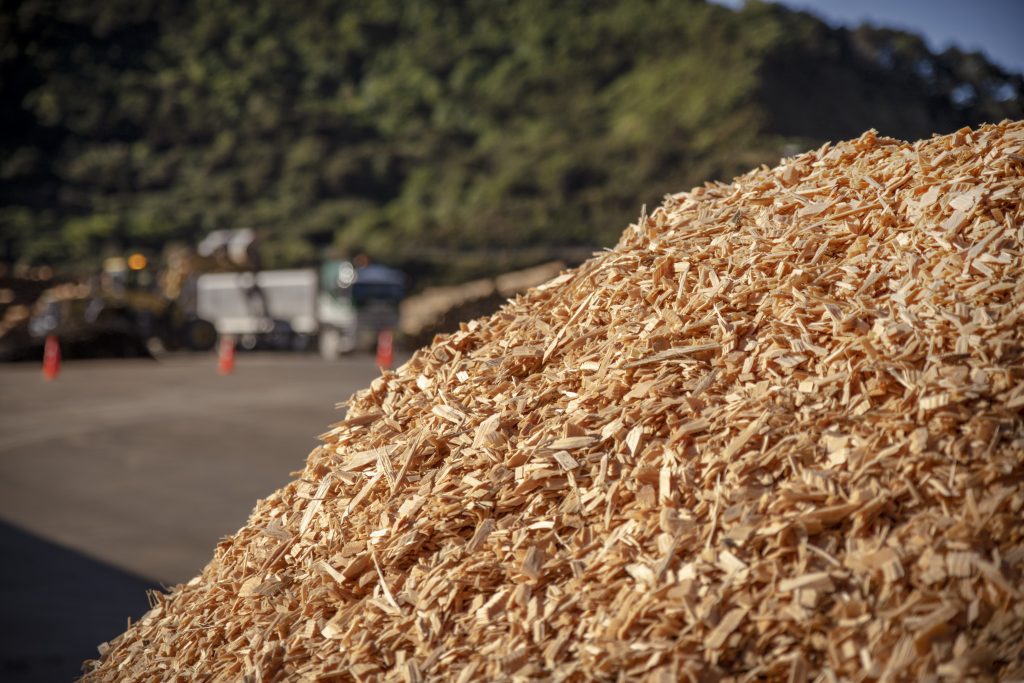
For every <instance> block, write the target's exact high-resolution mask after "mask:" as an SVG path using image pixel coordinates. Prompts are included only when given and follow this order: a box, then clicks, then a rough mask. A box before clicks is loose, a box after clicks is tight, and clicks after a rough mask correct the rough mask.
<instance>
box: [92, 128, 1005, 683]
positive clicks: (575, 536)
mask: <svg viewBox="0 0 1024 683" xmlns="http://www.w3.org/2000/svg"><path fill="white" fill-rule="evenodd" d="M1022 174H1024V122H1004V123H1001V124H999V125H990V126H984V127H981V128H979V129H978V130H973V131H972V130H970V129H963V130H960V131H958V132H957V133H955V134H953V135H948V136H945V137H935V138H932V139H931V140H927V141H922V142H918V143H916V144H908V143H905V142H901V141H898V140H892V139H886V138H881V137H878V136H877V135H876V134H875V133H874V132H868V133H865V134H864V135H862V136H861V137H860V138H858V139H856V140H852V141H849V142H844V143H840V144H836V145H831V144H826V145H825V146H823V147H822V148H821V149H818V150H816V151H813V152H809V153H806V154H803V155H800V156H797V157H794V158H791V159H787V160H785V161H784V163H783V164H782V165H781V166H779V167H778V168H774V169H768V168H761V169H757V170H755V171H752V172H751V173H748V174H747V175H744V176H742V177H740V178H737V179H736V180H735V181H734V182H733V183H732V184H709V185H707V186H705V187H702V188H697V189H694V190H692V191H691V192H685V193H682V194H678V195H673V196H669V197H668V198H667V199H666V200H665V203H664V205H663V206H661V207H660V208H658V209H657V210H656V211H654V212H653V213H651V214H650V215H646V214H645V215H643V216H641V218H640V220H639V221H638V222H637V223H636V224H635V225H632V226H630V227H629V228H628V229H627V230H626V232H625V233H624V235H623V236H622V239H621V241H620V242H619V244H618V245H617V246H616V247H615V248H614V249H612V250H609V251H607V252H605V253H602V254H600V255H597V256H596V257H595V258H593V259H592V260H590V261H588V262H586V263H585V264H583V265H582V266H581V267H580V268H578V269H576V270H574V271H569V272H566V273H564V274H562V275H560V276H558V277H556V278H555V279H554V280H551V281H550V282H548V283H546V284H544V285H542V286H539V287H537V288H535V289H532V290H530V291H529V292H528V293H526V294H524V295H522V296H520V297H518V298H517V299H516V300H514V301H512V302H510V303H509V304H508V305H507V306H505V307H504V308H503V309H502V310H500V311H499V312H498V313H496V314H495V315H494V316H492V317H490V318H488V319H484V320H480V321H475V322H472V323H469V324H467V325H464V326H463V328H462V329H461V330H460V331H458V332H456V333H454V334H452V335H450V336H446V337H439V338H437V339H436V340H435V342H434V344H433V345H432V346H430V347H429V348H425V349H422V350H420V351H419V352H417V353H416V354H415V355H414V356H413V358H412V359H411V360H410V361H409V362H408V363H407V364H405V365H404V366H402V367H401V368H399V369H398V370H397V371H396V372H386V373H384V375H383V376H382V377H380V378H378V379H377V380H375V381H374V382H373V383H372V384H371V385H370V387H369V388H368V389H366V390H364V391H362V392H359V393H358V394H356V395H355V396H354V397H353V399H352V400H351V402H350V409H349V412H348V414H347V417H346V419H345V420H343V421H342V422H340V423H338V424H336V425H334V427H333V428H332V429H331V430H330V431H329V432H327V434H325V435H324V436H323V437H322V441H323V444H322V445H321V446H319V447H318V448H316V449H315V450H314V451H313V452H312V453H311V454H310V456H309V458H308V461H307V463H306V467H305V469H304V470H303V471H302V472H301V476H300V477H299V478H298V479H296V480H295V481H292V482H291V483H289V484H288V485H287V486H285V487H284V488H282V489H280V490H279V491H277V492H275V493H273V494H272V495H271V496H270V497H269V498H267V499H266V500H262V501H260V502H259V503H258V505H257V506H256V509H255V511H254V512H253V513H252V516H251V517H250V519H249V522H248V524H247V525H246V526H245V527H244V528H242V529H241V530H240V531H239V532H238V533H237V534H235V535H234V536H233V537H229V538H226V539H224V540H223V541H222V542H221V543H220V545H219V546H218V547H217V549H216V553H215V555H214V557H213V560H212V561H211V562H210V563H209V565H207V567H206V568H205V569H204V570H203V572H202V574H201V575H199V576H198V577H196V578H195V579H193V580H192V581H190V582H189V583H187V584H185V585H180V586H177V587H175V588H174V589H173V590H172V591H171V593H170V594H169V595H162V594H161V595H155V596H153V603H154V604H153V608H152V609H151V610H150V612H149V613H148V614H146V615H145V616H144V617H143V618H142V619H141V621H139V622H138V623H135V624H133V625H131V626H130V627H129V628H128V630H127V631H126V632H125V633H124V634H123V635H121V636H119V637H117V638H116V639H114V640H113V641H111V642H110V643H107V644H104V645H103V646H102V647H101V657H100V659H99V660H97V661H94V662H89V663H88V664H87V671H88V673H87V674H86V678H87V679H88V680H95V681H99V680H155V679H164V680H192V679H198V680H224V681H235V680H242V679H245V680H252V681H270V680H331V679H338V680H350V679H356V680H396V681H423V680H454V681H475V680H524V679H539V680H573V681H579V680H593V679H605V680H611V679H618V680H622V679H629V680H632V679H638V680H640V679H645V678H646V679H650V680H659V681H698V680H700V681H709V680H716V681H718V680H720V681H726V680H737V681H739V680H788V681H794V682H795V681H810V680H818V681H837V680H850V681H865V680H880V681H898V680H900V681H901V680H907V681H911V680H913V681H917V680H925V679H926V678H927V677H930V679H931V680H937V681H942V680H949V681H954V680H964V679H972V678H974V679H978V680H992V679H1000V680H1021V679H1022V678H1024V599H1022V595H1021V593H1022V576H1024V542H1022V535H1024V524H1022V522H1021V519H1022V515H1024V509H1022V508H1024V424H1022V417H1024V381H1022V380H1024V257H1022V249H1024V208H1022V203H1021V200H1022V196H1024V175H1022Z"/></svg>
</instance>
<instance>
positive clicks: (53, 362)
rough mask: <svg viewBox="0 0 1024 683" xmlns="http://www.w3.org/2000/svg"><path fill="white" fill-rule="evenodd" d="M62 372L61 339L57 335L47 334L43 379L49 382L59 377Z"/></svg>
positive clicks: (44, 349) (44, 348)
mask: <svg viewBox="0 0 1024 683" xmlns="http://www.w3.org/2000/svg"><path fill="white" fill-rule="evenodd" d="M59 374H60V341H59V340H58V339H57V335H55V334H50V335H47V336H46V345H45V346H44V347H43V379H45V380H46V381H47V382H49V381H50V380H51V379H57V375H59Z"/></svg>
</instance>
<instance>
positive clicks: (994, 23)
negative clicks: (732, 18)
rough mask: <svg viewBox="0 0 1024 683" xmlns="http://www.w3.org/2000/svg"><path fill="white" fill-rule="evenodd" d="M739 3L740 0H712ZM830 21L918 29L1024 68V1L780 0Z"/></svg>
mask: <svg viewBox="0 0 1024 683" xmlns="http://www.w3.org/2000/svg"><path fill="white" fill-rule="evenodd" d="M716 1H718V2H719V3H720V4H723V5H728V6H730V7H740V6H742V5H743V0H716ZM781 4H783V5H787V6H789V7H794V8H798V9H802V10H807V11H810V12H813V13H814V14H817V15H818V16H820V17H822V18H823V19H825V20H826V21H827V22H829V23H830V24H835V25H844V26H856V25H857V24H860V23H862V22H870V23H872V24H876V25H880V26H888V27H892V28H901V29H907V30H910V31H913V32H915V33H920V34H922V35H924V36H925V38H926V39H927V40H928V44H929V46H930V47H931V48H932V49H933V50H938V51H941V50H943V49H945V48H946V47H948V46H949V45H957V46H959V47H961V48H966V49H968V50H980V51H981V52H984V53H985V54H986V55H988V57H989V59H991V60H992V61H994V62H995V63H996V64H999V65H1000V66H1002V67H1004V68H1007V69H1009V70H1011V71H1016V72H1018V73H1020V72H1024V0H784V1H783V2H781Z"/></svg>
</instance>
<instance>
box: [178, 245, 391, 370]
mask: <svg viewBox="0 0 1024 683" xmlns="http://www.w3.org/2000/svg"><path fill="white" fill-rule="evenodd" d="M196 290H197V291H196V300H197V313H198V315H199V316H200V317H201V318H203V319H204V320H209V321H210V322H212V323H213V325H214V327H215V328H216V329H217V332H218V334H220V335H233V336H235V337H236V338H237V339H238V340H239V342H240V344H241V345H242V347H243V348H247V349H252V348H257V347H261V348H276V349H282V348H294V349H304V348H308V347H309V346H310V345H311V344H313V343H316V345H317V348H318V349H319V350H320V353H321V354H322V355H323V356H324V357H325V358H337V357H338V356H339V355H341V354H343V353H348V352H350V351H354V350H357V349H368V348H372V347H373V344H374V343H375V341H376V339H377V335H378V333H379V332H380V331H381V330H385V329H388V330H395V329H397V327H398V307H399V303H400V302H401V300H402V297H403V296H404V294H405V276H404V275H403V274H402V273H400V272H399V271H397V270H394V269H392V268H387V267H385V266H380V265H368V266H364V267H362V268H356V267H354V266H353V265H352V264H351V263H349V262H347V261H327V262H325V263H324V264H323V265H322V266H321V267H320V268H319V269H315V268H303V269H293V270H263V271H257V272H243V273H207V274H205V275H201V276H200V277H199V279H198V282H197V283H196Z"/></svg>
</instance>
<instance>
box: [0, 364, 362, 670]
mask: <svg viewBox="0 0 1024 683" xmlns="http://www.w3.org/2000/svg"><path fill="white" fill-rule="evenodd" d="M378 374H379V371H378V370H377V368H376V367H375V366H374V362H373V357H372V356H357V357H351V358H346V359H344V360H342V361H340V362H337V363H326V362H323V361H321V360H320V359H319V358H318V357H316V356H313V355H301V354H239V355H238V356H237V365H236V371H235V373H234V374H233V375H229V376H226V377H222V376H219V375H218V374H217V372H216V359H215V358H214V357H213V356H212V355H208V354H201V355H184V356H172V357H170V358H168V359H165V360H161V361H152V360H101V361H78V362H67V363H65V364H64V367H63V369H62V372H61V375H60V377H59V378H58V379H57V380H55V381H53V382H43V381H42V378H41V376H40V371H39V368H38V367H36V366H35V365H31V364H28V365H26V364H18V365H7V366H0V551H2V554H3V555H4V563H5V564H6V567H5V568H4V569H3V574H2V575H0V632H3V633H5V634H6V633H11V629H18V630H19V632H20V634H21V635H20V636H19V638H17V639H14V640H13V641H12V640H8V641H7V643H6V644H4V645H0V679H4V680H8V679H10V678H13V677H15V676H20V677H21V679H22V680H42V679H43V677H40V676H35V678H33V676H32V674H33V672H35V673H36V674H38V673H40V672H41V671H42V670H43V669H45V666H46V661H50V663H51V664H54V665H55V662H56V659H54V658H55V657H57V658H59V657H65V658H67V657H69V656H70V658H72V659H73V658H74V657H77V656H78V655H77V654H74V653H73V654H72V655H67V652H66V650H67V649H68V647H71V645H67V644H65V645H60V643H61V642H65V641H66V643H70V642H71V641H74V642H76V643H77V642H89V643H92V645H91V646H90V647H94V646H95V644H97V643H99V642H100V641H102V640H104V639H106V638H109V637H111V636H113V635H114V634H115V633H116V632H117V631H118V630H121V629H123V626H124V623H125V619H126V618H127V617H128V616H133V617H137V616H138V615H139V613H141V610H142V609H144V607H145V602H144V599H143V600H142V601H141V602H139V601H135V602H133V598H132V597H131V596H135V595H138V594H141V592H142V591H141V588H140V587H141V586H145V585H156V584H158V583H164V584H173V583H177V582H180V581H186V580H188V579H189V578H191V577H192V576H194V575H195V574H196V573H198V572H199V571H200V570H201V569H202V567H203V565H204V564H205V563H206V561H207V560H208V559H209V558H210V557H211V556H212V552H213V548H214V546H215V545H216V543H217V541H218V539H220V538H221V537H223V536H224V535H226V534H230V533H233V532H234V531H236V530H237V529H238V528H239V527H240V526H242V525H243V524H244V523H245V520H246V517H247V516H248V514H249V511H250V510H251V509H252V507H253V505H254V503H255V502H256V500H257V499H258V498H260V497H263V496H266V495H267V494H269V493H270V492H272V491H273V490H275V489H277V488H278V487H280V486H281V485H283V484H284V483H286V482H287V481H288V480H289V479H290V476H289V473H290V472H294V471H296V470H299V469H301V468H302V465H303V462H304V460H305V457H306V455H307V454H308V453H309V451H310V450H311V449H312V448H313V447H314V446H315V445H316V436H317V435H318V434H321V433H322V432H324V431H326V427H327V425H328V424H330V423H331V422H334V421H337V420H339V419H341V417H342V411H340V410H336V409H335V408H334V405H335V403H337V402H340V401H343V400H345V399H347V398H348V397H349V396H350V395H351V394H352V392H353V391H355V390H357V389H360V388H362V387H365V386H366V385H368V384H369V382H370V381H371V380H372V379H373V378H374V377H376V376H377V375H378ZM76 568H77V569H76ZM112 587H120V589H121V592H122V593H124V595H125V596H127V597H126V599H125V600H122V601H120V602H119V601H118V600H116V599H114V598H113V597H112V598H111V599H112V600H113V601H114V602H116V603H117V604H124V605H126V607H125V609H131V610H132V611H134V612H136V613H134V614H123V615H122V616H120V617H117V614H116V611H117V610H116V609H115V610H114V612H115V613H114V614H113V615H112V617H113V618H116V621H114V622H113V624H114V625H113V626H109V625H108V626H107V627H106V629H105V630H104V627H102V626H100V625H97V624H95V623H93V622H94V621H95V618H99V616H100V615H99V614H98V612H99V611H102V610H99V609H98V608H96V605H98V604H99V602H97V601H96V600H95V597H93V596H95V595H96V593H97V591H103V592H106V593H107V594H110V595H111V596H113V593H111V591H113V590H114V589H113V588H112ZM115 592H116V591H115ZM59 596H63V597H62V600H63V603H64V604H67V606H68V608H69V610H70V612H65V613H64V614H63V615H60V614H50V615H49V616H47V613H48V612H53V611H55V608H56V607H58V606H59V605H60V604H61V603H62V601H61V600H55V597H59ZM83 600H84V601H83ZM100 602H102V601H100ZM88 605H93V607H92V608H90V607H88ZM128 605H134V607H128ZM83 610H84V614H83ZM74 611H77V612H78V616H77V617H74V615H73V614H72V612H74ZM107 611H109V610H107ZM69 614H72V616H71V617H69V616H68V615H69ZM69 619H70V622H71V623H69ZM90 620H91V621H90ZM85 622H89V623H85ZM90 629H92V630H96V632H95V633H92V632H90ZM111 629H113V630H111ZM64 631H74V634H70V635H74V636H75V637H73V638H64V639H63V640H62V639H61V638H60V637H58V636H60V635H61V634H62V633H63V632H64ZM101 631H102V632H101ZM48 643H50V644H51V645H48ZM76 647H77V646H76ZM94 652H95V650H89V651H85V652H82V653H81V657H86V656H91V655H92V654H94ZM47 658H49V659H47ZM5 662H6V663H7V666H6V668H5V666H4V663H5ZM46 670H47V671H49V669H46ZM54 673H56V672H54ZM62 673H63V671H61V673H60V674H57V675H61V674H62ZM72 673H73V672H72ZM62 677H63V678H65V679H66V676H62Z"/></svg>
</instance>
